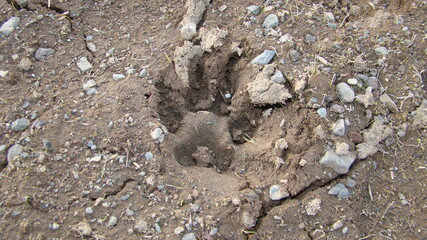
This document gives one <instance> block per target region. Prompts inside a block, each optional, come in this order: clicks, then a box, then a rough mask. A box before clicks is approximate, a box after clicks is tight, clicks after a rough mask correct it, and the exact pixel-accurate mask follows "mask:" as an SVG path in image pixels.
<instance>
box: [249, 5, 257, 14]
mask: <svg viewBox="0 0 427 240" xmlns="http://www.w3.org/2000/svg"><path fill="white" fill-rule="evenodd" d="M246 9H247V10H248V11H249V12H250V13H252V14H253V15H258V14H260V9H259V7H258V6H257V5H250V6H249V7H247V8H246Z"/></svg>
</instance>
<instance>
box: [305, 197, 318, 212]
mask: <svg viewBox="0 0 427 240" xmlns="http://www.w3.org/2000/svg"><path fill="white" fill-rule="evenodd" d="M321 203H322V200H320V198H315V199H313V200H311V201H310V202H308V203H307V205H305V212H306V213H307V215H308V216H315V215H316V214H317V213H318V212H319V211H320V209H321V207H320V204H321Z"/></svg>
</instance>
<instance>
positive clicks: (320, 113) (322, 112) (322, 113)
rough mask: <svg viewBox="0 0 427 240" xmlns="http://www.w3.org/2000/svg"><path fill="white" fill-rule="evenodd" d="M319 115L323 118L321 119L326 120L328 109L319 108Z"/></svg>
mask: <svg viewBox="0 0 427 240" xmlns="http://www.w3.org/2000/svg"><path fill="white" fill-rule="evenodd" d="M317 114H318V115H319V116H320V117H321V118H325V117H326V116H327V111H326V108H319V109H318V110H317Z"/></svg>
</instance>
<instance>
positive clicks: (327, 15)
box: [323, 12, 335, 23]
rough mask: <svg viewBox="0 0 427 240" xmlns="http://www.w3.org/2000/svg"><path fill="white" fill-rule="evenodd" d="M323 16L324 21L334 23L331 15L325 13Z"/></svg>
mask: <svg viewBox="0 0 427 240" xmlns="http://www.w3.org/2000/svg"><path fill="white" fill-rule="evenodd" d="M323 15H324V17H325V19H326V21H328V22H331V23H332V22H335V17H334V14H333V13H331V12H325V13H324V14H323Z"/></svg>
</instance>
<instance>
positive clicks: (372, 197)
mask: <svg viewBox="0 0 427 240" xmlns="http://www.w3.org/2000/svg"><path fill="white" fill-rule="evenodd" d="M368 191H369V197H370V198H371V202H373V201H374V196H373V195H372V189H371V184H368Z"/></svg>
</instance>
